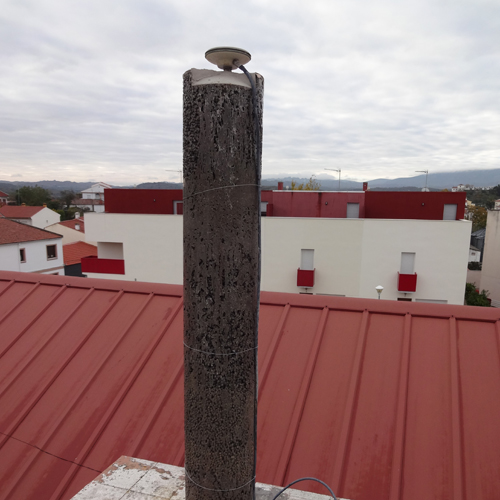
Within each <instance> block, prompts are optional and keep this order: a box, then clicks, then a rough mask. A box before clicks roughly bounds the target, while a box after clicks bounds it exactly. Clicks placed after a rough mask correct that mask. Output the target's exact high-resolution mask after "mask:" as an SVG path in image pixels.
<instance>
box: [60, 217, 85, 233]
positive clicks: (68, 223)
mask: <svg viewBox="0 0 500 500" xmlns="http://www.w3.org/2000/svg"><path fill="white" fill-rule="evenodd" d="M57 224H61V225H62V226H65V227H69V228H71V229H74V230H75V231H80V232H81V233H84V232H85V222H84V221H83V217H80V218H79V219H71V220H63V221H61V222H58V223H57ZM77 224H79V226H80V229H77V228H76V225H77Z"/></svg>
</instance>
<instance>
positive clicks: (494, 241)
mask: <svg viewBox="0 0 500 500" xmlns="http://www.w3.org/2000/svg"><path fill="white" fill-rule="evenodd" d="M481 290H487V291H488V292H489V298H490V299H491V305H492V306H495V307H500V211H499V210H488V219H487V221H486V234H485V239H484V250H483V267H482V271H481Z"/></svg>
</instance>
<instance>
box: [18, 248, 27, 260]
mask: <svg viewBox="0 0 500 500" xmlns="http://www.w3.org/2000/svg"><path fill="white" fill-rule="evenodd" d="M19 260H20V261H21V262H26V249H25V248H20V249H19Z"/></svg>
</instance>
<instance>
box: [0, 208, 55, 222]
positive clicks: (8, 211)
mask: <svg viewBox="0 0 500 500" xmlns="http://www.w3.org/2000/svg"><path fill="white" fill-rule="evenodd" d="M44 208H46V207H28V206H22V205H19V206H17V205H4V206H3V207H0V214H1V215H3V216H4V217H8V218H11V219H31V217H33V215H35V214H37V213H38V212H40V210H43V209H44Z"/></svg>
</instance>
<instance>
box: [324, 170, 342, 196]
mask: <svg viewBox="0 0 500 500" xmlns="http://www.w3.org/2000/svg"><path fill="white" fill-rule="evenodd" d="M325 170H333V171H334V172H338V173H339V191H340V168H325Z"/></svg>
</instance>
